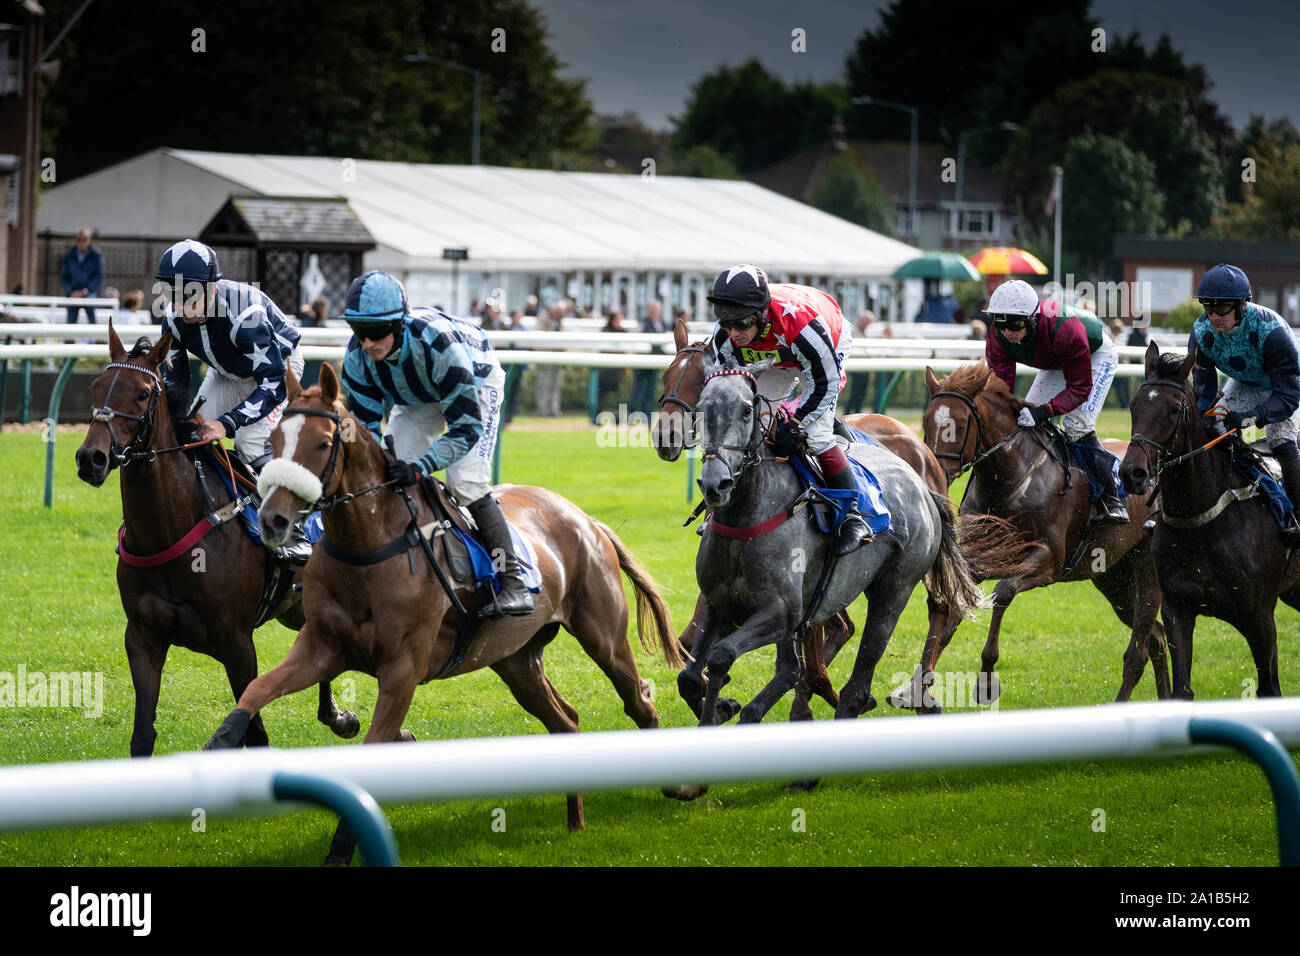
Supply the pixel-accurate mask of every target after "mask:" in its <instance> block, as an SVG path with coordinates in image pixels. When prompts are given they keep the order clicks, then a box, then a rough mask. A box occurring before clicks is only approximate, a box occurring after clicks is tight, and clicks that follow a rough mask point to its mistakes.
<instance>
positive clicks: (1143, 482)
mask: <svg viewBox="0 0 1300 956" xmlns="http://www.w3.org/2000/svg"><path fill="white" fill-rule="evenodd" d="M1195 365H1196V351H1195V349H1193V351H1192V354H1190V355H1188V356H1187V357H1186V358H1183V357H1182V356H1181V355H1176V354H1173V353H1166V354H1164V355H1162V354H1160V349H1159V347H1158V346H1157V345H1156V343H1154V342H1152V343H1151V345H1150V346H1149V347H1148V348H1147V354H1146V378H1145V379H1144V381H1143V382H1142V384H1141V386H1140V387H1139V388H1138V389H1136V391H1135V394H1134V395H1133V399H1132V401H1131V402H1130V403H1129V410H1130V413H1131V414H1132V417H1133V438H1132V441H1131V443H1130V444H1129V448H1128V453H1127V454H1126V455H1125V456H1124V462H1123V465H1122V466H1121V467H1120V477H1121V478H1122V480H1123V482H1124V488H1125V490H1126V491H1128V493H1129V494H1130V495H1135V496H1136V495H1147V494H1150V491H1151V489H1150V484H1151V482H1152V481H1153V480H1154V481H1155V483H1156V487H1157V489H1158V491H1159V496H1160V500H1161V502H1162V505H1161V508H1160V520H1159V521H1157V522H1156V527H1155V532H1154V533H1153V535H1152V539H1151V551H1152V554H1153V555H1154V557H1155V566H1156V573H1157V574H1158V575H1159V578H1160V586H1161V588H1162V589H1163V590H1164V609H1163V611H1162V612H1161V616H1162V617H1163V618H1164V621H1165V628H1166V629H1167V630H1168V633H1169V647H1170V653H1171V655H1172V657H1173V671H1174V673H1173V681H1174V688H1173V689H1174V695H1175V696H1176V697H1182V698H1186V699H1187V700H1191V699H1192V698H1193V696H1194V695H1193V693H1192V635H1193V633H1194V632H1195V630H1196V618H1197V617H1198V616H1200V615H1206V616H1208V617H1216V618H1218V619H1219V620H1221V621H1226V622H1227V623H1228V624H1231V625H1232V626H1233V627H1235V628H1236V629H1237V630H1238V631H1240V632H1241V634H1242V636H1243V637H1245V638H1246V643H1247V644H1248V645H1249V646H1250V654H1251V657H1252V658H1253V659H1254V662H1255V671H1256V674H1257V678H1258V688H1259V690H1258V693H1259V696H1261V697H1276V696H1279V695H1281V693H1282V688H1281V685H1280V684H1279V681H1278V671H1277V625H1276V623H1275V621H1274V612H1275V610H1276V608H1277V601H1278V598H1279V597H1280V598H1281V599H1282V601H1283V603H1285V604H1287V605H1289V606H1291V607H1294V608H1300V562H1297V561H1296V557H1295V550H1294V549H1292V548H1290V547H1288V546H1287V545H1286V544H1285V542H1284V541H1283V540H1282V538H1281V536H1280V534H1279V530H1278V525H1277V522H1276V521H1275V520H1274V519H1273V516H1272V514H1271V513H1270V511H1269V509H1268V506H1267V505H1266V504H1265V502H1264V498H1263V496H1262V495H1260V494H1256V493H1254V492H1255V489H1254V488H1253V487H1252V482H1251V479H1250V478H1249V477H1248V476H1247V475H1246V474H1245V473H1244V472H1243V471H1240V470H1238V468H1237V467H1236V466H1235V465H1234V464H1233V462H1232V454H1231V452H1230V450H1229V444H1228V442H1229V441H1239V439H1238V438H1237V437H1235V436H1234V437H1233V438H1230V439H1228V440H1227V441H1217V442H1209V443H1208V444H1207V438H1208V437H1209V436H1208V435H1207V433H1206V430H1205V426H1204V425H1203V424H1202V421H1201V416H1200V415H1199V414H1197V409H1196V397H1195V395H1194V394H1193V393H1192V389H1191V386H1190V384H1189V383H1188V376H1189V375H1190V374H1191V371H1192V369H1193V368H1194V367H1195ZM1216 445H1217V447H1215V446H1216ZM1239 453H1240V454H1246V452H1245V450H1244V449H1241V450H1240V452H1239ZM1129 500H1130V501H1131V500H1132V498H1130V499H1129Z"/></svg>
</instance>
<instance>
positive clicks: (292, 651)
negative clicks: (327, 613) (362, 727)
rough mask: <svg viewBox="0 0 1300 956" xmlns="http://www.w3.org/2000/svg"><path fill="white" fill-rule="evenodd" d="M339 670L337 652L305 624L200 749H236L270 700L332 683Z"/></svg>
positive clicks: (309, 625) (245, 692) (313, 629)
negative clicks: (279, 660)
mask: <svg viewBox="0 0 1300 956" xmlns="http://www.w3.org/2000/svg"><path fill="white" fill-rule="evenodd" d="M342 670H343V659H342V657H341V656H340V655H339V654H338V652H337V651H334V650H331V649H330V647H329V646H328V645H327V644H326V643H325V642H324V641H323V640H320V639H319V638H318V636H317V634H316V630H315V628H314V627H313V626H312V624H311V623H310V622H308V623H307V624H304V625H303V628H302V630H301V631H299V632H298V637H297V639H295V640H294V642H293V646H292V647H291V648H289V653H288V654H286V655H285V658H284V660H282V661H281V662H280V663H279V664H277V665H276V666H275V667H272V668H271V669H270V670H269V671H267V672H266V673H265V674H263V675H262V676H261V677H258V678H257V679H256V680H254V681H252V682H251V683H250V684H249V685H248V686H247V687H246V688H245V689H244V692H243V693H242V694H240V695H239V700H238V701H237V702H236V704H235V709H234V710H233V711H231V712H230V713H229V714H227V715H226V719H225V720H224V721H222V723H221V726H220V727H218V728H217V732H216V733H214V734H213V735H212V737H211V738H210V739H209V740H208V742H207V743H206V744H205V745H204V747H203V749H204V750H226V749H229V748H232V747H238V746H239V745H240V744H241V743H242V742H243V740H244V734H245V732H246V731H247V730H248V727H249V725H250V722H251V721H252V719H253V718H254V717H256V716H257V715H258V714H259V713H261V710H262V708H263V707H265V706H266V705H267V704H269V703H270V702H271V701H273V700H275V699H276V698H278V697H283V696H285V695H286V694H293V693H296V692H297V691H300V690H302V689H303V688H304V687H310V686H311V685H312V684H320V683H323V682H325V681H330V680H333V679H334V678H335V677H337V676H338V675H339V674H340V673H341V672H342ZM372 729H373V725H372Z"/></svg>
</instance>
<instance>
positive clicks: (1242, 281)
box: [1196, 262, 1250, 301]
mask: <svg viewBox="0 0 1300 956" xmlns="http://www.w3.org/2000/svg"><path fill="white" fill-rule="evenodd" d="M1196 298H1198V299H1225V300H1227V299H1232V300H1236V301H1245V300H1248V299H1249V298H1250V280H1249V279H1247V278H1246V273H1244V272H1242V271H1241V270H1240V269H1238V268H1237V267H1236V266H1230V265H1228V264H1227V263H1226V262H1221V263H1219V264H1218V265H1217V266H1215V267H1214V268H1212V269H1207V270H1205V275H1203V276H1201V281H1200V283H1199V284H1198V285H1197V286H1196Z"/></svg>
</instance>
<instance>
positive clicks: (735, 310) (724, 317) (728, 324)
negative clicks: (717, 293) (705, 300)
mask: <svg viewBox="0 0 1300 956" xmlns="http://www.w3.org/2000/svg"><path fill="white" fill-rule="evenodd" d="M713 314H714V316H715V317H716V318H717V320H718V325H720V326H721V327H722V328H724V329H747V328H749V327H750V326H751V325H757V324H758V312H757V311H756V310H755V309H754V307H753V306H752V305H739V304H737V303H735V302H715V303H713Z"/></svg>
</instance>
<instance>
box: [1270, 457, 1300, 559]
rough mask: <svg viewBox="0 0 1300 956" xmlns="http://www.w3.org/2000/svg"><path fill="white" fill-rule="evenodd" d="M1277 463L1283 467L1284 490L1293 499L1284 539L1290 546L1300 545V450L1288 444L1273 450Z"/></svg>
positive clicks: (1284, 528) (1285, 526) (1283, 528)
mask: <svg viewBox="0 0 1300 956" xmlns="http://www.w3.org/2000/svg"><path fill="white" fill-rule="evenodd" d="M1273 454H1274V455H1276V456H1277V463H1278V464H1279V465H1281V466H1282V490H1283V491H1285V492H1286V496H1287V497H1288V498H1290V499H1291V513H1290V514H1289V515H1287V518H1286V523H1285V524H1284V525H1283V526H1282V539H1283V540H1284V541H1285V542H1286V543H1287V544H1289V545H1291V546H1293V547H1294V546H1295V545H1300V448H1297V447H1296V444H1295V442H1287V443H1286V444H1283V445H1279V446H1278V447H1276V448H1274V449H1273Z"/></svg>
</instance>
